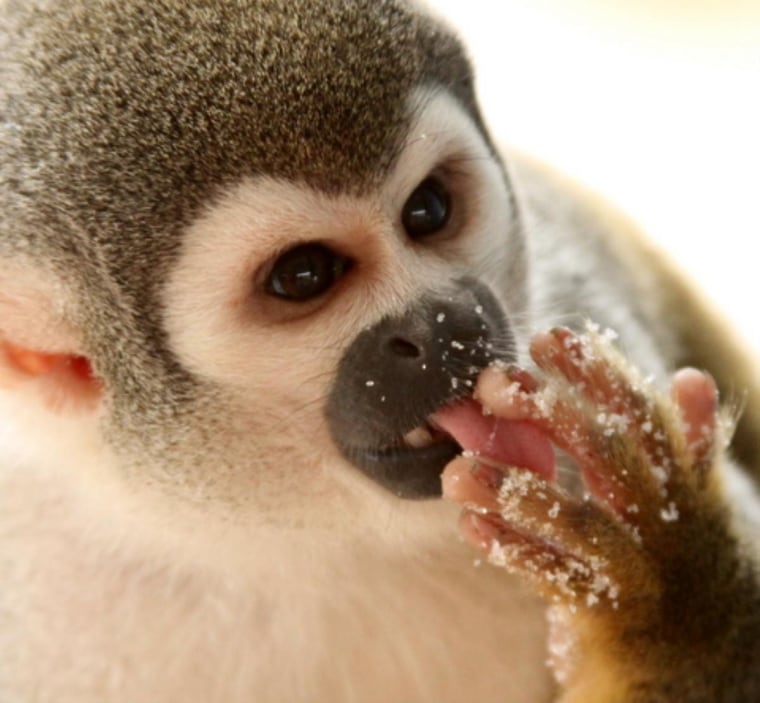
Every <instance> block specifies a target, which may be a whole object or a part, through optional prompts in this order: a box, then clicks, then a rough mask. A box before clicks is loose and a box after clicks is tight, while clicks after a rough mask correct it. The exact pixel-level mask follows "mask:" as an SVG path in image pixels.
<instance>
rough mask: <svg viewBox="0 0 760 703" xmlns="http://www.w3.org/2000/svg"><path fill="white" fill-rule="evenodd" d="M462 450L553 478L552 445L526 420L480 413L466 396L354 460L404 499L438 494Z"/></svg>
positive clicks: (355, 457) (478, 405)
mask: <svg viewBox="0 0 760 703" xmlns="http://www.w3.org/2000/svg"><path fill="white" fill-rule="evenodd" d="M463 450H466V451H467V452H470V453H472V454H474V455H480V456H482V457H484V458H485V457H487V458H488V460H489V461H492V462H496V463H498V464H503V465H508V466H521V467H526V468H530V470H532V471H533V472H535V473H537V474H538V475H540V476H542V477H543V478H545V479H547V480H553V478H554V476H555V472H556V469H555V458H554V451H553V449H552V447H551V443H550V442H549V440H548V439H547V438H546V436H545V435H544V433H543V432H542V431H541V430H540V429H539V428H537V427H535V426H534V425H533V424H531V423H530V422H525V421H520V420H504V419H499V418H497V417H494V416H493V415H487V414H484V413H483V409H482V407H481V406H480V404H479V403H477V402H476V401H474V400H473V399H471V398H468V399H465V400H459V401H456V402H454V403H452V404H449V405H446V406H444V407H443V408H441V409H440V410H438V411H437V412H435V413H433V414H432V415H431V416H430V417H429V418H428V419H427V420H426V421H425V422H424V423H423V424H421V425H418V426H416V427H414V428H413V429H411V430H409V431H408V432H405V433H404V434H403V435H402V436H401V438H400V439H399V441H398V443H397V444H394V445H393V446H390V447H386V448H383V449H373V450H366V451H364V452H360V453H358V455H355V456H354V460H355V461H356V462H357V463H358V464H359V465H360V466H361V467H362V468H363V469H364V471H366V472H367V473H368V474H370V475H371V476H372V477H373V478H374V479H375V480H377V481H379V482H380V483H382V484H383V485H385V486H387V487H388V488H389V489H390V490H392V491H393V492H394V493H396V495H398V496H400V497H403V498H433V497H437V496H440V495H441V473H442V471H443V469H444V468H445V467H446V465H447V464H448V463H449V462H450V461H451V460H452V459H453V458H454V457H456V456H457V455H458V454H461V453H462V451H463Z"/></svg>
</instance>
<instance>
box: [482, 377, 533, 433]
mask: <svg viewBox="0 0 760 703" xmlns="http://www.w3.org/2000/svg"><path fill="white" fill-rule="evenodd" d="M539 387H540V384H539V382H538V380H536V378H535V377H534V376H533V375H532V374H530V373H529V372H528V371H525V370H524V369H520V368H518V367H516V366H509V367H506V368H501V367H499V366H489V367H488V368H487V369H485V370H484V371H482V372H481V374H480V376H479V377H478V383H477V385H476V387H475V393H474V397H475V399H476V400H478V401H479V402H480V403H482V405H483V407H484V408H486V409H487V410H488V411H489V412H492V413H493V414H494V415H497V416H499V417H501V418H503V419H505V420H531V419H537V418H538V417H540V416H541V413H540V411H539V408H538V405H537V402H536V396H535V392H536V391H537V390H538V389H539Z"/></svg>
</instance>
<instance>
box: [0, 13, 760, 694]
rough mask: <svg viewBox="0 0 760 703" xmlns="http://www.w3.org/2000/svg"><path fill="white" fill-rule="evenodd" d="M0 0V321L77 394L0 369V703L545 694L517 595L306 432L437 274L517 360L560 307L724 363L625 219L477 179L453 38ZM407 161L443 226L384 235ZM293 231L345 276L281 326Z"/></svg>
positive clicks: (441, 520) (506, 170)
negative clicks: (45, 357)
mask: <svg viewBox="0 0 760 703" xmlns="http://www.w3.org/2000/svg"><path fill="white" fill-rule="evenodd" d="M0 8H2V18H1V20H0V21H1V22H2V32H0V42H2V46H1V47H0V48H2V51H3V54H4V56H6V55H7V56H8V60H7V61H5V60H4V61H3V64H2V67H0V71H2V75H1V76H0V96H1V98H2V99H1V100H0V123H2V124H0V253H1V254H2V260H1V261H0V286H2V289H1V290H0V331H1V332H2V338H3V340H5V341H8V342H11V343H16V344H21V345H26V346H28V347H32V348H34V349H40V350H41V351H46V352H64V353H67V354H84V355H86V356H87V357H88V358H89V359H90V360H91V361H92V363H93V366H94V368H95V371H96V373H97V375H98V377H99V379H100V382H101V383H102V393H101V396H100V402H99V403H97V404H96V405H94V406H93V407H87V408H79V409H78V410H77V411H76V412H73V411H65V412H61V410H62V409H63V408H70V407H71V406H68V405H66V404H65V403H64V404H58V405H56V407H52V408H51V407H50V405H49V404H46V403H45V402H44V398H45V397H47V392H48V391H47V390H44V392H41V390H43V389H42V387H41V385H40V384H44V383H47V382H52V381H54V379H47V380H41V379H37V380H34V381H27V382H22V381H19V379H18V378H16V377H15V376H14V377H11V376H10V375H8V374H7V373H6V372H8V370H9V365H8V363H7V362H8V359H4V358H0V367H2V370H3V373H2V374H0V382H1V383H2V384H3V388H2V389H1V390H2V392H0V401H1V402H0V416H1V417H2V427H3V433H4V436H3V438H2V444H1V445H0V446H1V447H2V450H1V451H2V455H1V456H0V564H1V565H2V571H3V579H2V584H1V585H0V621H2V623H3V627H2V628H0V700H3V701H4V702H5V701H9V703H25V702H26V701H32V700H34V701H40V702H43V701H56V703H61V702H62V701H76V702H77V703H89V702H90V701H92V702H93V703H94V702H95V701H98V702H100V701H103V700H107V701H109V703H120V702H122V701H123V702H124V703H126V702H128V701H135V700H144V699H147V698H151V699H158V700H180V699H181V700H187V701H192V700H197V701H204V702H205V701H224V702H225V703H236V702H237V701H249V700H252V699H255V700H256V701H261V702H262V703H264V702H268V701H271V702H272V703H274V702H279V701H304V702H307V701H308V702H313V701H320V702H321V701H331V702H336V703H340V702H341V701H346V702H348V701H354V700H362V701H368V702H370V701H372V700H378V701H380V700H383V701H385V700H424V701H428V700H435V701H438V702H439V703H444V702H446V701H451V702H452V703H454V702H460V701H463V700H470V699H473V700H474V699H477V700H480V701H497V700H498V701H502V700H505V699H506V700H509V701H511V702H512V703H518V702H520V701H525V703H539V702H540V701H548V700H550V699H551V698H552V696H553V686H552V683H551V681H550V677H549V675H548V673H547V671H546V668H545V666H544V655H543V649H544V647H543V641H544V637H545V634H546V632H545V625H544V622H543V609H542V608H541V606H540V605H539V604H538V603H537V601H535V600H534V599H533V598H532V597H531V596H529V595H527V594H526V592H525V591H523V590H522V588H521V587H520V586H519V585H517V584H516V583H515V582H514V581H511V580H509V579H505V578H504V575H503V574H501V573H498V572H495V571H492V570H490V569H476V568H473V566H472V555H471V554H470V553H469V552H468V551H467V550H466V549H465V548H464V547H463V546H462V545H460V544H459V543H458V541H457V540H456V536H455V531H454V526H453V517H454V510H453V509H452V507H451V506H448V505H444V504H442V503H440V502H427V503H409V502H403V501H399V500H398V499H396V498H394V497H393V496H392V495H390V494H388V493H386V492H383V491H382V490H380V489H379V488H378V487H377V486H375V485H374V484H372V483H371V482H370V481H369V480H367V479H365V478H363V477H362V476H361V475H360V474H359V472H358V471H357V470H356V469H355V467H353V466H352V465H350V464H349V463H348V462H347V461H346V459H344V458H343V457H342V456H341V454H340V452H339V451H338V450H337V449H336V447H335V446H334V444H333V442H332V441H331V439H330V436H329V433H328V432H327V429H326V427H325V419H324V406H325V400H326V397H327V395H328V394H329V390H330V388H331V387H332V384H333V382H334V376H335V373H336V368H337V367H338V363H339V360H340V358H341V355H342V353H343V352H344V350H345V349H346V348H347V347H348V346H349V345H350V343H351V341H352V340H353V339H354V338H355V337H356V336H357V335H358V334H360V333H361V331H362V330H363V329H365V327H367V326H369V325H372V324H375V323H376V322H378V321H379V320H381V319H383V318H385V317H387V316H390V315H396V314H398V313H399V312H401V311H403V310H405V309H407V308H408V307H409V306H410V305H411V304H412V303H413V302H414V301H415V300H417V299H418V298H419V297H420V296H421V295H423V294H424V293H425V292H426V291H437V290H438V291H439V290H445V287H446V285H447V284H448V282H449V281H450V280H453V279H459V278H461V277H462V276H464V275H475V276H477V277H478V278H479V279H480V280H481V281H482V282H484V283H485V284H487V285H488V286H489V287H490V288H491V290H492V291H493V292H494V295H495V297H496V298H497V299H498V300H499V302H500V303H501V305H502V306H503V307H504V309H505V311H506V314H507V316H508V318H509V320H510V321H511V324H512V328H513V329H512V331H513V332H514V336H515V339H516V342H517V346H518V353H519V355H520V358H521V359H523V360H526V359H527V345H528V340H529V337H530V333H531V331H532V330H533V329H535V328H536V327H545V326H550V325H554V324H557V323H559V322H562V323H568V322H570V323H580V322H581V321H582V319H583V318H584V317H592V318H594V319H595V320H597V321H598V322H600V323H601V324H604V325H609V326H612V327H615V328H616V329H618V330H619V332H620V334H621V339H622V343H623V345H624V347H625V349H626V353H627V354H628V355H630V357H631V358H632V359H633V360H634V361H635V362H636V363H637V364H638V365H639V366H641V367H643V368H644V369H645V370H646V371H647V372H648V373H652V374H655V375H657V376H660V377H662V376H665V375H666V374H667V373H668V372H670V371H671V370H673V368H674V367H675V366H676V365H677V364H678V363H680V362H681V360H682V359H684V358H686V357H687V356H688V358H690V359H691V360H692V363H695V362H696V363H699V362H700V359H706V362H705V364H706V365H707V366H708V367H709V368H712V369H715V370H716V373H720V372H721V370H724V376H725V375H727V374H728V371H725V370H726V369H735V368H737V365H738V364H739V363H744V362H743V361H741V360H742V356H741V353H740V352H737V351H736V350H735V349H734V347H733V346H732V345H731V343H730V341H723V340H725V339H727V338H726V337H725V335H723V333H722V332H721V329H720V327H718V326H717V323H715V322H714V320H713V319H712V318H711V317H710V316H709V315H708V314H706V313H705V312H704V310H703V309H702V308H701V307H700V305H699V304H698V303H695V302H693V301H694V299H693V298H692V297H691V295H690V294H689V293H687V290H688V287H686V286H683V285H682V284H681V283H680V282H678V280H677V278H676V277H675V276H674V275H673V274H672V272H670V271H668V270H666V269H665V268H663V267H661V266H660V265H659V264H657V265H655V264H652V263H651V262H649V263H642V262H645V261H646V257H645V256H644V255H643V254H642V253H641V251H639V250H638V249H637V248H636V247H637V245H636V244H631V243H630V242H629V238H628V236H627V235H628V234H629V233H630V232H629V230H630V228H629V227H628V225H626V224H622V223H621V222H620V221H618V220H616V219H614V218H611V217H609V216H608V215H607V214H606V213H603V212H602V213H601V214H600V210H599V207H598V206H597V205H596V204H594V203H593V202H590V201H589V199H588V197H587V196H585V195H583V194H579V193H577V192H576V191H574V190H573V189H572V188H571V187H569V186H568V185H567V184H565V183H563V182H562V181H561V180H559V179H556V178H555V177H553V176H551V175H549V174H547V173H546V172H545V171H543V170H542V169H540V168H537V167H536V166H535V165H532V164H530V163H528V162H527V161H525V160H524V159H522V158H521V157H519V156H517V155H508V156H507V157H506V164H507V165H506V166H505V165H504V160H503V159H502V156H501V155H499V154H497V153H495V151H494V149H493V148H492V144H491V141H490V139H489V137H488V134H487V133H486V131H485V129H484V127H483V124H482V122H481V120H480V117H479V114H478V110H477V107H476V104H475V100H474V97H473V89H472V78H471V76H470V73H469V69H468V67H467V62H466V59H465V57H464V53H463V51H462V49H461V47H460V46H459V44H458V42H457V41H456V39H455V38H454V37H453V35H452V34H451V33H450V32H449V31H448V30H447V29H445V28H443V27H441V26H440V25H439V24H437V23H436V22H435V21H433V20H431V19H429V18H427V17H426V16H424V15H421V14H419V13H418V11H417V10H415V9H410V8H409V7H408V6H407V5H405V4H403V3H401V2H391V1H390V0H382V1H376V0H351V1H350V2H343V1H339V0H308V1H307V0H303V1H301V0H298V2H290V1H288V2H285V1H284V0H283V1H282V2H278V1H272V0H235V1H233V0H229V1H226V0H225V1H223V0H206V1H205V2H197V3H187V2H179V1H177V2H172V1H170V0H161V1H160V2H153V1H152V0H150V1H149V0H129V1H127V2H111V0H97V1H96V2H84V1H83V0H82V1H81V2H80V1H79V0H60V1H59V2H53V1H52V0H50V1H47V0H46V1H42V0H40V1H36V2H29V3H27V2H19V1H17V0H0ZM431 174H433V175H434V176H435V177H436V178H438V179H440V181H441V182H442V183H444V184H445V186H446V187H447V189H448V191H449V192H450V194H451V198H452V200H451V202H452V204H453V214H452V217H451V220H450V223H449V224H448V226H447V229H446V230H445V232H443V233H442V234H441V236H440V237H438V238H436V237H433V238H430V240H429V241H413V240H410V238H409V237H408V236H407V235H406V233H405V232H404V230H403V227H402V225H401V222H400V219H401V218H400V213H401V210H402V208H403V206H404V203H405V201H406V199H407V198H408V197H409V194H410V192H411V191H412V190H413V189H414V188H415V187H416V186H417V184H419V183H420V182H421V181H423V179H425V178H427V177H428V176H429V175H431ZM635 240H636V237H635V236H634V237H633V238H632V239H631V241H635ZM303 242H319V243H321V244H323V245H325V246H329V247H330V248H331V249H333V250H335V251H337V252H340V253H341V254H343V255H345V256H349V257H350V258H351V260H352V262H353V267H352V268H351V270H350V272H349V273H348V274H347V275H346V276H345V277H343V278H342V279H341V280H340V281H339V282H338V283H337V284H336V286H334V288H333V289H331V290H330V291H329V293H328V294H326V295H325V296H323V297H321V298H319V299H316V300H313V301H309V302H308V303H305V304H304V305H303V306H295V307H294V306H293V305H292V304H286V303H283V301H281V300H276V299H273V298H272V297H271V296H268V295H267V294H266V292H265V286H264V285H263V282H264V281H265V279H266V277H267V275H268V273H269V272H270V271H271V270H272V266H273V265H274V263H275V262H276V261H277V257H278V256H280V255H281V254H282V253H283V252H285V251H288V250H289V249H292V248H293V247H294V246H297V245H299V244H301V243H303ZM661 291H669V292H674V291H675V292H674V293H673V295H674V298H673V299H674V300H675V301H677V308H678V313H679V319H680V318H685V319H686V318H688V319H696V320H700V321H702V322H701V323H700V324H701V327H700V329H701V330H703V331H704V333H705V334H706V335H708V336H709V337H710V338H712V337H713V336H714V337H715V339H716V344H715V346H713V345H711V347H713V349H712V350H711V351H712V352H715V356H714V358H710V359H707V357H705V356H701V355H702V354H704V353H705V350H703V349H702V348H701V345H699V344H696V343H694V341H695V340H694V339H693V338H692V337H689V335H688V334H687V333H686V331H685V330H686V329H687V328H688V325H681V323H680V322H679V320H678V319H676V320H674V319H673V317H671V316H670V311H669V310H668V308H667V303H668V299H666V298H662V297H660V295H659V293H660V292H661ZM684 311H687V312H686V313H684ZM25 320H27V321H28V324H24V321H25ZM43 330H45V331H46V333H43ZM716 348H717V349H718V351H716ZM747 368H749V366H747ZM57 392H64V393H65V389H61V388H58V389H57ZM41 401H42V402H41ZM749 405H750V415H751V416H752V417H760V415H758V414H757V408H756V400H755V399H754V397H750V399H749ZM753 413H754V414H753ZM750 429H751V428H750ZM373 696H374V697H375V698H373Z"/></svg>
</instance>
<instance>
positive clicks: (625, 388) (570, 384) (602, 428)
mask: <svg viewBox="0 0 760 703" xmlns="http://www.w3.org/2000/svg"><path fill="white" fill-rule="evenodd" d="M531 353H532V355H533V357H534V360H535V361H536V363H537V364H538V365H539V366H540V367H541V368H542V369H543V370H545V371H546V373H547V374H549V377H550V378H551V379H552V382H555V383H560V384H562V382H563V381H564V383H565V384H567V389H566V390H564V389H562V388H560V390H559V392H560V393H568V392H572V393H574V394H575V395H576V396H580V397H581V398H583V399H585V400H586V401H587V403H588V405H587V407H586V411H587V412H589V413H590V414H591V415H592V416H593V417H594V418H595V424H596V425H597V426H598V430H599V431H598V432H597V433H596V434H595V439H596V441H597V442H598V443H600V444H602V445H609V444H614V445H615V447H616V451H615V453H616V454H618V455H619V456H628V455H630V454H631V448H632V447H633V445H638V450H637V451H635V452H634V453H635V454H636V455H641V454H642V453H643V454H644V455H645V456H646V457H648V459H649V462H648V463H649V465H651V466H652V467H655V474H656V475H657V476H658V479H659V481H658V482H659V484H660V485H659V486H658V491H659V490H661V487H662V486H661V484H662V482H663V481H665V480H667V478H668V477H667V475H666V474H667V473H668V469H667V467H672V466H679V465H681V464H683V463H684V460H686V462H687V463H689V457H688V456H685V455H684V445H685V438H684V437H683V435H682V433H681V427H682V423H681V422H680V417H679V413H678V409H677V408H676V407H675V406H674V404H673V402H672V401H671V400H670V399H669V398H666V397H665V396H663V395H662V394H661V393H659V392H658V391H657V389H655V388H654V387H652V386H651V385H650V384H649V383H648V382H646V381H645V380H643V379H642V378H641V377H640V376H639V374H638V372H637V371H636V369H634V368H632V367H631V366H630V364H628V363H627V362H626V361H625V359H623V357H622V356H621V355H620V353H619V352H618V351H617V350H616V349H615V348H614V347H612V345H611V343H610V341H609V339H607V338H606V337H604V336H602V335H600V334H598V333H596V332H594V331H589V332H587V333H586V334H583V335H575V334H574V333H573V332H571V331H570V330H567V329H563V328H558V329H555V330H552V331H551V332H550V333H547V334H539V335H536V336H535V337H534V339H533V342H532V345H531ZM558 375H559V378H557V376H558ZM691 385H692V384H689V386H688V387H691ZM626 437H627V438H628V440H629V441H627V442H626V441H623V440H625V438H626ZM608 438H609V439H610V441H609V442H608ZM625 444H627V445H629V447H630V448H629V449H627V450H626V451H625V452H621V451H620V449H621V446H622V445H625ZM607 453H609V452H607ZM639 463H641V462H638V461H635V462H634V464H639ZM642 465H643V463H642ZM658 467H659V468H658ZM641 488H644V489H646V488H648V486H647V485H643V484H642V485H641ZM648 492H649V491H648V490H647V491H645V493H648Z"/></svg>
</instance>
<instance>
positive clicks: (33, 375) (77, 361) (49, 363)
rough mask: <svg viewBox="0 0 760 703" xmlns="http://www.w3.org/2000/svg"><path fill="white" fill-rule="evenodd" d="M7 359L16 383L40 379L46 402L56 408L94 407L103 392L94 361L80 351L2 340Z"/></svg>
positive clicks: (6, 361) (40, 386) (51, 407)
mask: <svg viewBox="0 0 760 703" xmlns="http://www.w3.org/2000/svg"><path fill="white" fill-rule="evenodd" d="M0 346H1V347H2V351H3V352H4V354H3V356H4V359H3V361H4V362H5V364H6V366H7V368H8V369H9V370H10V371H11V372H13V375H14V378H15V379H16V382H18V381H19V379H21V381H23V379H24V378H26V379H29V380H35V379H37V380H39V381H40V383H39V385H38V387H39V390H40V392H41V394H42V397H43V400H44V401H45V403H46V404H47V405H48V407H50V409H53V410H62V409H74V408H78V409H89V408H93V407H94V406H95V405H96V404H97V401H98V400H99V399H100V397H101V395H102V385H101V382H100V381H99V380H98V379H97V378H96V377H95V375H94V374H93V371H92V365H91V364H90V360H89V359H87V358H86V357H84V356H81V355H78V354H51V353H48V352H42V351H36V350H32V349H27V348H25V347H22V346H19V345H17V344H13V343H12V342H8V341H6V340H2V341H0Z"/></svg>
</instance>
